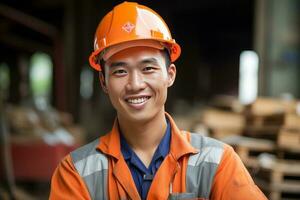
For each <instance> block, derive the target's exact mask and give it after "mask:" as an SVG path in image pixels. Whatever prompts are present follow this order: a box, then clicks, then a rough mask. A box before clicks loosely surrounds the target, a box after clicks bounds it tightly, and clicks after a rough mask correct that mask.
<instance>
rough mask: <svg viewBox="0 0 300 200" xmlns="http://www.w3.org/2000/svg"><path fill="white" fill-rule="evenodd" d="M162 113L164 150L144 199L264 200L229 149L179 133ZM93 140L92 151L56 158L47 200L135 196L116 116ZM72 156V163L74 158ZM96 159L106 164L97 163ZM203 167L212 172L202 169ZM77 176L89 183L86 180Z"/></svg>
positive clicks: (83, 148) (223, 145)
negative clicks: (167, 127)
mask: <svg viewBox="0 0 300 200" xmlns="http://www.w3.org/2000/svg"><path fill="white" fill-rule="evenodd" d="M166 116H167V117H168V119H169V121H170V124H171V142H170V152H169V154H168V155H167V156H166V157H165V159H164V161H163V162H162V164H161V166H160V168H159V169H158V171H157V173H156V175H155V177H154V179H153V182H152V184H151V186H150V189H149V192H148V196H147V199H149V200H165V199H184V198H185V199H212V200H239V199H243V200H253V199H256V200H266V199H267V198H266V197H265V196H264V194H263V193H262V192H261V191H260V189H259V188H258V187H257V186H256V185H255V183H254V182H253V180H252V178H251V176H250V175H249V173H248V171H247V169H246V168H245V166H244V165H243V163H242V162H241V160H240V158H239V157H238V155H237V154H236V153H235V152H234V150H233V149H232V147H230V146H229V145H227V144H224V143H221V142H219V141H217V140H214V139H212V138H208V137H204V136H201V135H199V134H197V135H196V134H191V133H189V132H186V131H180V130H179V129H178V128H177V126H176V124H175V122H174V121H173V119H172V118H171V117H170V116H169V115H168V114H166ZM94 143H95V149H93V151H94V150H95V151H94V154H93V155H88V156H85V155H81V153H80V152H84V151H83V150H85V149H86V147H82V148H81V149H79V150H78V151H75V152H74V153H71V154H70V155H68V156H66V157H65V158H64V159H63V160H62V162H61V163H60V164H59V166H58V167H57V169H56V170H55V172H54V175H53V177H52V182H51V192H50V200H60V199H110V200H117V199H133V200H139V199H140V196H139V193H138V191H137V189H136V187H135V183H134V181H133V178H132V176H131V173H130V170H129V168H128V166H127V164H126V162H125V160H124V158H123V155H122V152H121V149H120V137H119V130H118V122H117V120H116V121H115V124H114V126H113V128H112V130H111V132H110V133H108V134H107V135H105V136H102V137H100V139H99V140H96V141H95V142H94ZM208 144H211V145H208ZM194 146H198V147H200V148H195V147H194ZM89 148H90V146H89ZM76 154H77V155H76ZM94 155H96V157H95V158H96V159H95V161H93V162H92V163H93V164H92V165H87V164H86V163H87V162H89V160H91V159H93V156H94ZM76 157H77V158H79V159H78V161H75V160H76ZM83 158H84V159H83ZM103 158H105V159H103ZM101 159H102V160H104V161H105V160H106V161H107V162H102V161H101V162H100V161H99V160H101ZM216 161H217V162H216ZM200 165H202V166H204V168H202V169H201V170H200V169H198V168H197V166H200ZM195 166H196V168H195ZM209 166H212V167H213V169H214V170H210V169H208V168H209ZM94 167H96V168H97V169H100V168H107V169H108V170H107V171H102V172H103V173H105V176H100V177H106V178H104V180H100V182H101V181H102V184H101V185H98V186H97V181H98V180H97V177H96V175H99V174H97V173H95V174H94V173H91V169H92V168H94ZM96 171H97V170H95V172H96ZM98 172H99V171H98ZM100 172H101V171H100ZM102 172H101V173H102ZM83 174H85V175H83ZM83 176H84V177H89V180H92V181H90V183H87V182H86V180H87V179H86V180H84V178H83ZM187 177H188V178H187ZM90 178H92V179H90ZM95 180H96V181H95ZM191 190H192V191H191ZM202 190H205V191H202ZM191 192H192V193H193V194H196V193H197V196H191V194H192V193H191ZM104 194H105V195H104ZM101 195H103V196H101ZM91 196H92V197H91ZM99 196H101V197H99Z"/></svg>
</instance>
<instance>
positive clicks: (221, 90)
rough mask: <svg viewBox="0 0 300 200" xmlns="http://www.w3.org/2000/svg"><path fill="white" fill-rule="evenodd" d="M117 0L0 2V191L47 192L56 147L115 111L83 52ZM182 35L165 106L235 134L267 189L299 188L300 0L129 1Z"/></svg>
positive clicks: (293, 194)
mask: <svg viewBox="0 0 300 200" xmlns="http://www.w3.org/2000/svg"><path fill="white" fill-rule="evenodd" d="M121 2H122V1H116V0H112V1H100V0H85V1H75V0H73V1H72V0H28V1H18V0H2V1H1V3H0V52H1V53H0V114H1V115H0V128H1V129H0V133H1V135H0V136H1V140H0V141H1V155H0V156H1V164H0V170H1V171H0V177H1V179H0V180H1V181H0V199H10V196H15V198H16V199H47V198H48V194H49V184H50V178H51V175H52V173H53V170H54V169H55V167H56V165H57V164H58V163H59V161H60V159H62V157H63V156H65V155H66V154H67V153H68V152H70V151H71V150H73V149H74V148H76V147H78V146H80V145H82V144H84V143H87V142H89V141H91V140H92V139H94V138H96V137H98V136H100V135H102V134H104V133H105V132H107V131H109V130H110V128H111V125H112V123H113V120H114V117H115V113H114V110H113V108H112V107H111V105H110V103H109V101H108V99H107V97H106V95H105V94H104V93H103V92H102V91H101V88H100V83H99V81H98V74H97V73H96V71H93V70H92V69H91V68H90V67H89V64H88V56H89V54H90V53H91V51H92V48H93V40H94V31H95V29H96V27H97V25H98V22H99V20H100V19H101V18H102V17H103V16H104V14H105V13H107V12H108V11H110V10H111V9H112V7H113V6H115V5H117V4H118V3H121ZM137 2H139V3H141V4H144V5H146V6H149V7H150V8H152V9H154V10H155V11H157V12H158V13H159V14H160V15H161V16H162V17H163V18H164V19H165V21H166V23H167V24H168V25H169V28H170V30H171V32H172V35H173V37H174V38H175V39H176V41H177V42H178V43H179V44H180V45H181V47H182V54H181V57H180V59H179V60H178V61H176V63H175V64H176V66H177V71H178V74H177V79H176V82H175V85H174V86H173V87H172V88H171V89H170V91H169V97H168V102H167V110H168V112H170V113H172V114H173V115H174V116H175V120H176V121H177V123H178V125H179V126H180V128H182V129H188V130H192V131H196V132H200V133H202V134H207V135H209V136H212V137H215V138H218V139H221V140H224V141H225V142H227V143H230V144H231V145H233V146H234V147H235V149H236V151H237V152H238V153H239V154H240V156H241V158H242V159H243V161H244V162H245V164H246V166H247V167H248V168H249V170H250V172H251V173H252V175H253V177H254V179H255V180H257V184H258V185H259V186H260V187H261V188H262V189H263V191H264V192H265V193H266V195H268V196H269V198H270V199H274V200H277V199H300V192H299V191H300V103H299V99H300V1H298V0H284V1H283V0H256V1H254V0H243V1H239V0H228V1H218V0H200V1H191V0H185V1H182V0H173V1H167V0H164V1H162V0H161V1H137Z"/></svg>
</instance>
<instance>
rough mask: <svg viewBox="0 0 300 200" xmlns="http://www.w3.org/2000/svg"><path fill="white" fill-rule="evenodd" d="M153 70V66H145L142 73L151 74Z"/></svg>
mask: <svg viewBox="0 0 300 200" xmlns="http://www.w3.org/2000/svg"><path fill="white" fill-rule="evenodd" d="M154 70H155V67H153V66H146V67H144V68H143V71H145V72H152V71H154Z"/></svg>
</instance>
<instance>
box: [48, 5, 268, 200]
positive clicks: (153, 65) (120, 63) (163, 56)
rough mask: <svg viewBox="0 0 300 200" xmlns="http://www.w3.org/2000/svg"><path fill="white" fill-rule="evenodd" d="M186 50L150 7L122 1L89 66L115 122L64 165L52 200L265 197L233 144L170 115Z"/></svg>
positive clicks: (107, 20) (106, 22) (103, 28)
mask: <svg viewBox="0 0 300 200" xmlns="http://www.w3.org/2000/svg"><path fill="white" fill-rule="evenodd" d="M180 51H181V49H180V46H179V45H178V44H177V43H176V42H175V40H174V39H172V36H171V34H170V31H169V29H168V27H167V25H166V24H165V22H164V21H163V19H162V18H161V17H160V16H159V15H158V14H157V13H155V12H154V11H153V10H151V9H150V8H148V7H145V6H142V5H139V4H136V3H132V2H124V3H122V4H119V5H117V6H116V7H115V8H114V9H113V10H112V11H111V12H109V13H108V14H107V15H106V16H105V17H104V18H103V19H102V21H101V22H100V24H99V26H98V28H97V31H96V34H95V43H94V52H93V53H92V54H91V56H90V64H91V66H92V67H93V68H94V69H96V70H97V71H99V79H100V82H101V86H102V89H103V91H104V92H105V93H106V94H107V95H108V97H109V98H110V101H111V103H112V105H113V107H114V108H115V109H116V111H117V116H116V120H115V123H114V126H113V127H112V130H111V131H110V132H109V133H107V134H106V135H105V136H102V137H100V138H99V139H97V140H95V141H93V142H92V143H90V144H87V145H85V146H83V147H81V148H79V149H77V150H75V151H74V152H72V153H70V154H69V155H68V156H66V158H65V159H64V160H63V161H62V162H61V163H60V165H59V166H58V167H57V169H56V171H55V173H54V175H53V178H52V182H51V193H50V199H55V200H56V199H99V200H103V199H111V200H117V199H122V200H125V199H133V200H138V199H143V200H144V199H158V200H166V199H174V200H175V199H214V200H237V199H243V200H250V199H251V200H253V199H258V200H265V199H266V197H265V196H264V195H263V194H262V192H261V191H260V190H259V189H258V188H257V186H256V185H255V184H254V182H253V180H252V178H251V177H250V175H249V173H248V172H247V170H246V168H245V167H244V165H243V163H242V162H241V160H240V159H239V157H238V156H237V154H236V153H235V152H234V151H233V149H232V148H231V147H230V146H228V145H226V144H224V143H221V142H219V141H217V140H214V139H212V138H208V137H204V136H201V135H199V134H192V133H189V132H186V131H181V130H179V129H178V128H177V126H176V124H175V122H174V121H173V119H172V117H171V116H170V115H169V114H167V113H166V112H165V106H164V105H165V102H166V100H167V92H168V88H169V87H171V86H172V85H173V83H174V81H175V77H176V67H175V65H174V64H173V62H174V61H175V60H176V59H177V58H178V57H179V55H180Z"/></svg>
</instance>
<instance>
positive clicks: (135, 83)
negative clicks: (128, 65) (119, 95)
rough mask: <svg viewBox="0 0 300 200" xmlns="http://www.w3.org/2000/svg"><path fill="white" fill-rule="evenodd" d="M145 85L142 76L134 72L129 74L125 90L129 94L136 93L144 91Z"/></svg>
mask: <svg viewBox="0 0 300 200" xmlns="http://www.w3.org/2000/svg"><path fill="white" fill-rule="evenodd" d="M145 87H146V83H145V79H144V77H143V75H142V74H140V73H139V72H137V71H134V72H132V73H130V74H129V78H128V82H127V85H126V89H127V90H128V91H131V92H136V91H140V90H143V89H145Z"/></svg>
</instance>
